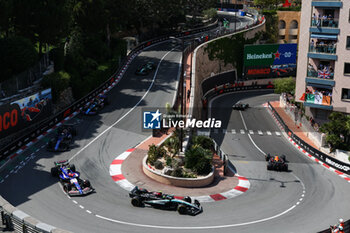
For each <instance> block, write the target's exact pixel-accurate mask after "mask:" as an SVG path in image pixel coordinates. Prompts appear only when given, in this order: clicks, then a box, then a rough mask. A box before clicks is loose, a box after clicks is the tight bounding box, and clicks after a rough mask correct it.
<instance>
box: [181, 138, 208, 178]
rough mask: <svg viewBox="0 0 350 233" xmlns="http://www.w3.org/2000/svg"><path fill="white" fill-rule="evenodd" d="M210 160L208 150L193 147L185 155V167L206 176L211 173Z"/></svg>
mask: <svg viewBox="0 0 350 233" xmlns="http://www.w3.org/2000/svg"><path fill="white" fill-rule="evenodd" d="M212 159H213V155H212V152H211V151H210V150H207V149H204V148H203V147H201V146H200V145H195V146H192V147H191V149H189V150H188V151H186V153H185V167H186V168H189V169H191V170H192V171H195V172H197V174H200V175H202V174H208V173H209V172H210V171H211V163H212Z"/></svg>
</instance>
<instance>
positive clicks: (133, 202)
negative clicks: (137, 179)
mask: <svg viewBox="0 0 350 233" xmlns="http://www.w3.org/2000/svg"><path fill="white" fill-rule="evenodd" d="M131 205H133V206H135V207H141V206H142V201H141V198H139V197H133V198H132V199H131Z"/></svg>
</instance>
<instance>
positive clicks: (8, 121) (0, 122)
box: [0, 109, 18, 132]
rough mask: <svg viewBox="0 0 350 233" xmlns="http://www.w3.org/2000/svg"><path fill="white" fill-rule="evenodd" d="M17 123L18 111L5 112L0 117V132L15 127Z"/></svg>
mask: <svg viewBox="0 0 350 233" xmlns="http://www.w3.org/2000/svg"><path fill="white" fill-rule="evenodd" d="M17 122H18V111H17V109H13V110H12V111H11V112H5V113H4V114H3V115H0V132H1V131H5V130H7V129H9V128H10V127H15V126H16V125H17Z"/></svg>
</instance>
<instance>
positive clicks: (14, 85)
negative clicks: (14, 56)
mask: <svg viewBox="0 0 350 233" xmlns="http://www.w3.org/2000/svg"><path fill="white" fill-rule="evenodd" d="M49 65H50V60H49V53H46V54H44V55H43V57H42V58H41V60H40V61H39V62H38V63H37V64H36V65H35V66H33V67H31V68H29V69H28V70H26V71H24V72H22V73H20V74H18V75H16V76H14V77H13V78H11V79H8V80H5V81H3V82H1V83H0V90H3V91H5V96H1V95H0V101H2V102H3V101H6V100H9V101H10V100H11V99H13V98H12V96H17V95H19V96H22V95H23V94H25V92H30V91H31V90H30V89H31V88H34V89H35V84H36V83H37V82H38V80H41V78H42V77H43V73H44V72H45V71H46V69H47V68H48V67H49ZM32 92H34V91H32ZM17 98H19V97H17Z"/></svg>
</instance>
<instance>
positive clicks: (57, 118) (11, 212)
mask: <svg viewBox="0 0 350 233" xmlns="http://www.w3.org/2000/svg"><path fill="white" fill-rule="evenodd" d="M258 23H259V22H258V21H256V22H253V23H252V24H251V25H255V24H258ZM216 28H217V23H215V24H212V25H210V26H207V27H203V28H198V29H194V30H190V31H186V32H181V33H174V34H170V35H167V36H162V37H159V38H155V39H152V40H149V41H146V42H144V43H142V44H140V45H139V46H137V47H136V48H135V49H133V50H132V51H131V52H130V53H129V54H128V56H127V57H126V58H124V59H123V61H122V63H121V64H122V65H121V66H120V67H119V68H118V70H117V71H116V72H115V73H114V74H113V75H112V76H111V77H110V78H109V79H108V80H107V81H105V82H104V83H103V84H101V85H100V86H99V87H97V88H96V89H95V90H94V91H92V92H90V93H89V94H88V95H86V96H85V97H83V98H81V99H79V100H78V101H76V102H74V103H73V104H71V105H70V106H69V107H67V108H66V109H64V110H62V111H61V112H59V113H58V114H56V115H54V116H52V117H51V118H50V119H47V120H46V121H44V122H42V123H41V124H40V125H38V126H37V128H35V129H32V130H28V133H26V134H25V135H23V136H22V137H21V138H18V139H16V140H14V141H13V142H12V143H10V144H9V145H8V146H7V147H5V148H1V149H0V166H1V165H3V164H4V163H5V164H6V163H7V162H9V161H10V160H12V159H14V158H15V157H16V155H18V153H16V151H17V152H18V151H19V150H21V148H23V146H24V145H26V144H27V145H28V143H30V142H32V141H33V140H35V139H36V138H37V137H38V136H40V135H43V134H45V133H46V132H47V130H48V129H50V128H52V127H53V126H55V125H56V124H57V123H59V122H63V121H64V119H67V118H68V117H71V116H72V115H73V114H76V113H77V112H79V111H80V109H81V108H82V107H83V106H84V105H85V104H86V103H87V102H89V101H90V100H91V99H93V98H95V97H96V96H97V95H99V94H101V93H105V92H106V91H109V90H110V89H111V88H112V87H113V86H114V85H115V84H116V83H117V82H118V81H119V80H120V79H121V78H122V76H123V74H124V72H125V70H126V68H127V66H128V64H129V63H130V62H131V61H132V59H133V58H135V57H136V56H137V55H138V53H139V52H141V51H142V50H143V49H144V48H147V47H149V46H151V45H154V44H157V43H159V42H163V41H166V40H169V39H170V37H176V38H183V37H187V36H190V35H195V34H198V33H202V32H208V31H209V32H208V33H207V34H206V35H204V36H201V37H200V38H199V39H198V38H195V39H194V40H193V41H192V43H191V44H190V45H189V46H188V47H187V48H186V49H185V50H184V54H185V55H188V54H189V53H191V52H192V51H193V50H194V48H195V47H197V46H198V45H199V44H201V43H204V42H206V41H208V40H211V39H214V38H217V37H220V36H222V35H227V34H230V33H232V32H233V31H232V30H226V29H225V30H223V31H220V30H219V31H218V30H215V31H210V30H213V29H216ZM242 30H243V29H242ZM237 31H238V30H237ZM182 62H183V64H182V65H184V60H183V61H182ZM182 75H183V74H182ZM182 78H183V77H182ZM179 87H180V88H183V87H182V85H180V86H179ZM178 95H179V92H178ZM216 145H217V144H216ZM217 151H218V152H217V153H218V154H219V156H220V157H221V158H222V159H227V156H226V155H225V154H224V152H223V151H222V150H221V149H220V148H219V147H217ZM0 212H1V217H2V223H3V225H5V227H6V228H7V230H9V231H14V230H16V232H33V233H36V232H45V233H47V232H52V233H56V232H57V233H58V232H60V233H67V231H63V230H61V229H57V228H55V227H52V226H50V225H48V224H45V223H41V222H38V221H37V220H35V219H34V218H32V217H30V216H28V215H27V214H25V213H24V212H22V211H20V210H17V209H16V208H15V207H13V206H12V205H10V204H9V203H8V202H7V201H6V200H5V199H3V198H2V197H1V196H0Z"/></svg>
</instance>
